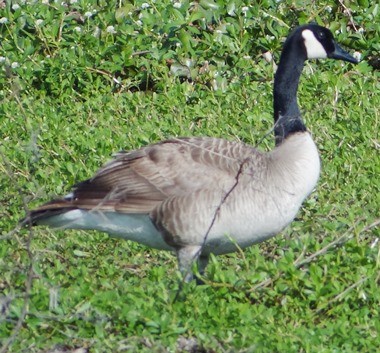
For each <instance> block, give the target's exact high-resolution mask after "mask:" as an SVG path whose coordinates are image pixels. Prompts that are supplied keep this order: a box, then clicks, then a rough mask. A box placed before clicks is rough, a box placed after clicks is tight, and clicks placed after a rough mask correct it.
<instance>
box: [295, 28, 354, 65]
mask: <svg viewBox="0 0 380 353" xmlns="http://www.w3.org/2000/svg"><path fill="white" fill-rule="evenodd" d="M296 31H299V32H300V34H301V36H302V39H303V43H302V44H303V47H304V51H305V56H306V59H323V58H330V59H336V60H343V61H348V62H350V63H354V64H356V63H357V62H358V61H357V60H356V59H355V58H354V57H353V56H352V55H350V54H349V53H347V52H346V51H345V50H343V49H342V48H341V47H340V46H339V45H338V44H337V43H336V41H335V40H334V37H333V34H332V33H331V31H330V30H329V29H327V28H325V27H322V26H319V25H317V24H312V23H311V24H308V25H304V26H301V27H298V29H297V30H296Z"/></svg>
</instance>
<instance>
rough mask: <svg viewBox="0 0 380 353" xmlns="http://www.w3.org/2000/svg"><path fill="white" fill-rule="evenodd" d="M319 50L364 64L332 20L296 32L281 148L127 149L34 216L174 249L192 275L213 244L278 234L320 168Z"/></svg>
mask: <svg viewBox="0 0 380 353" xmlns="http://www.w3.org/2000/svg"><path fill="white" fill-rule="evenodd" d="M316 58H333V59H339V60H345V61H348V62H351V63H357V61H356V59H355V58H354V57H352V56H351V55H350V54H348V53H347V52H345V51H344V50H343V49H341V48H340V47H339V46H338V45H337V44H336V43H335V41H334V39H333V35H332V33H331V32H330V31H329V30H328V29H326V28H324V27H321V26H318V25H316V24H308V25H303V26H300V27H298V28H296V29H295V30H294V31H293V32H292V33H291V34H290V35H289V37H288V38H287V40H286V42H285V44H284V47H283V51H282V55H281V59H280V63H279V66H278V69H277V73H276V75H275V80H274V120H275V124H274V133H275V139H276V147H275V148H274V149H273V150H272V151H270V152H266V153H264V152H260V151H258V150H256V149H255V148H253V147H251V146H248V145H246V144H244V143H241V142H232V141H226V140H223V139H218V138H212V137H193V138H173V139H170V140H167V141H163V142H159V143H156V144H151V145H148V146H146V147H143V148H140V149H138V150H134V151H130V152H121V153H119V154H117V155H116V156H115V159H113V160H112V161H111V162H109V163H108V164H106V165H105V166H104V167H103V168H101V169H100V170H99V171H98V172H97V173H96V174H95V176H93V177H92V178H90V179H88V180H86V181H83V182H81V183H79V184H77V185H76V186H75V188H74V190H73V192H72V193H70V194H69V195H67V196H66V197H64V198H63V199H55V200H53V201H50V202H48V203H46V204H44V205H42V206H40V207H38V208H37V209H35V210H33V211H31V212H30V214H29V215H28V217H27V219H26V222H27V223H29V224H31V225H48V226H51V227H55V228H64V229H68V228H71V229H95V230H100V231H103V232H106V233H109V234H110V235H112V236H115V237H120V238H124V239H128V240H133V241H137V242H139V243H142V244H145V245H147V246H149V247H153V248H157V249H162V250H172V251H175V252H176V254H177V257H178V263H179V269H180V271H181V272H182V274H183V276H184V280H185V281H189V280H191V279H192V276H193V274H192V271H191V267H192V263H193V262H194V261H198V262H199V271H200V272H202V271H203V270H204V268H205V266H206V265H207V261H208V257H209V254H210V253H213V254H216V255H217V254H226V253H229V252H234V251H236V250H237V248H238V247H240V248H245V247H248V246H250V245H252V244H255V243H259V242H262V241H264V240H266V239H268V238H270V237H272V236H274V235H276V234H277V233H279V232H280V231H281V230H282V229H284V228H285V227H286V226H287V225H288V224H289V223H290V222H291V221H292V220H293V219H294V217H295V216H296V213H297V211H298V209H299V208H300V206H301V204H302V202H303V200H304V199H305V198H306V197H307V196H308V195H309V194H310V193H311V191H312V190H313V188H314V186H315V185H316V183H317V180H318V177H319V172H320V161H319V154H318V150H317V148H316V146H315V144H314V142H313V140H312V137H311V135H310V133H309V132H308V131H307V129H306V127H305V125H304V123H303V121H302V119H301V114H300V111H299V108H298V104H297V88H298V82H299V78H300V75H301V72H302V68H303V66H304V62H305V60H307V59H316ZM237 246H238V247H237Z"/></svg>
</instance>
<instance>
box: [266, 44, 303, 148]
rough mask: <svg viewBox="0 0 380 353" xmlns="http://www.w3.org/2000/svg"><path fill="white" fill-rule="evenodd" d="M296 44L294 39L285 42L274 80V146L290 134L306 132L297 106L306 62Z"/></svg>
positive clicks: (300, 48)
mask: <svg viewBox="0 0 380 353" xmlns="http://www.w3.org/2000/svg"><path fill="white" fill-rule="evenodd" d="M296 43H297V40H296V38H294V37H291V38H289V39H288V40H287V41H286V42H285V44H284V49H283V51H282V54H281V59H280V63H279V66H278V69H277V72H276V75H275V78H274V90H273V102H274V103H273V105H274V122H275V125H274V134H275V138H276V145H278V144H280V143H281V142H282V141H283V140H285V139H286V138H287V137H288V136H289V135H290V134H293V133H295V132H300V131H306V126H305V125H304V123H303V122H302V119H301V113H300V110H299V108H298V104H297V89H298V83H299V79H300V76H301V72H302V68H303V66H304V62H305V60H306V52H305V49H304V48H302V47H300V46H297V45H296Z"/></svg>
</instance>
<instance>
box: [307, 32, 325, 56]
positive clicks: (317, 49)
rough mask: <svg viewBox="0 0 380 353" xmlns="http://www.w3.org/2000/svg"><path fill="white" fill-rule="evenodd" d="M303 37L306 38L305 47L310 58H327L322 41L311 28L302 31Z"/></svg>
mask: <svg viewBox="0 0 380 353" xmlns="http://www.w3.org/2000/svg"><path fill="white" fill-rule="evenodd" d="M302 37H303V39H304V40H305V47H306V53H307V58H308V59H323V58H327V53H326V50H325V48H324V47H323V45H322V44H321V42H320V41H319V40H318V39H317V38H316V37H315V35H314V33H313V32H312V31H311V30H310V29H305V30H303V31H302Z"/></svg>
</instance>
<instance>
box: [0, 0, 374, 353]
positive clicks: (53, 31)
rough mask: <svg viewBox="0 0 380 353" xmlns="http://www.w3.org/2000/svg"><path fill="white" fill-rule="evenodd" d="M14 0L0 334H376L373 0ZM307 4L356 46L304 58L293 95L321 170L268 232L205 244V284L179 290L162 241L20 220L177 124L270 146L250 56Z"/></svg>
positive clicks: (257, 337) (259, 63) (362, 338)
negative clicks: (222, 245)
mask: <svg viewBox="0 0 380 353" xmlns="http://www.w3.org/2000/svg"><path fill="white" fill-rule="evenodd" d="M12 4H14V3H13V2H12ZM19 4H20V5H19V8H17V6H16V7H14V5H12V7H11V5H10V2H9V3H7V5H6V6H7V7H6V8H5V9H4V18H6V19H7V21H5V20H3V21H2V22H3V23H2V24H1V25H0V33H1V35H2V37H3V39H2V41H1V48H0V56H1V57H2V58H3V59H1V60H0V61H1V63H0V65H1V73H2V74H1V75H0V83H1V84H0V96H1V99H2V105H1V106H0V111H1V118H0V133H1V142H0V185H1V190H2V193H1V195H0V202H1V203H0V215H1V217H0V231H1V234H0V273H1V276H0V340H1V341H0V342H1V345H0V352H52V351H53V350H54V349H57V350H58V349H60V351H62V352H69V351H73V350H74V349H76V348H83V349H84V350H87V351H88V352H122V351H128V352H180V351H192V352H253V351H255V352H320V353H322V352H323V353H324V352H374V351H376V350H377V349H378V341H379V332H380V319H379V317H380V313H379V307H380V306H379V304H380V294H379V290H378V286H379V282H380V271H379V268H380V249H379V242H378V238H379V227H378V224H379V205H380V198H379V195H380V190H379V189H380V185H379V182H378V175H379V174H380V158H379V133H378V131H379V112H378V107H379V106H380V97H379V93H378V92H379V91H380V84H379V82H380V80H379V71H378V70H377V69H376V66H374V64H373V63H376V53H378V50H379V47H378V37H379V32H380V30H379V23H380V21H379V15H378V8H377V7H376V5H371V4H369V2H366V1H364V2H363V1H361V2H358V3H357V4H356V3H355V4H354V3H350V5H349V7H347V6H348V5H347V6H346V5H342V3H339V4H338V5H337V4H335V2H332V1H323V2H318V4H315V3H312V4H310V6H309V7H308V8H305V7H304V5H303V4H298V2H291V1H284V2H274V1H266V2H262V3H261V5H260V6H251V7H248V9H247V8H245V6H247V5H246V4H245V3H244V2H242V1H235V2H230V3H228V5H225V3H224V2H222V1H217V2H212V1H201V2H200V3H199V5H196V6H195V5H194V4H193V5H191V4H190V2H186V1H184V2H181V4H182V6H181V7H178V5H175V6H174V3H172V2H169V1H164V2H162V3H160V4H158V3H156V2H149V3H148V5H149V6H148V7H146V5H143V2H142V1H136V2H125V3H124V2H121V3H120V4H121V5H120V6H118V7H114V6H115V5H112V6H109V5H108V4H107V2H102V1H98V2H95V1H87V2H85V1H78V2H76V3H75V2H71V3H69V4H68V5H67V6H63V5H61V4H58V3H55V2H50V3H49V4H42V3H38V4H34V5H28V4H23V2H21V1H20V2H19ZM90 13H91V16H90ZM242 13H243V14H244V13H245V15H242ZM1 16H3V15H1ZM1 16H0V17H1ZM202 18H204V20H202ZM38 20H42V22H41V21H38ZM310 20H316V21H318V22H319V23H322V24H323V23H325V24H328V25H329V26H330V28H332V29H333V30H334V31H338V33H337V38H338V41H340V42H342V43H344V44H345V45H346V46H348V47H349V48H351V50H354V49H356V50H358V51H360V52H361V53H362V55H363V57H364V60H363V62H362V63H361V64H359V65H357V66H352V65H349V64H343V65H341V64H340V63H338V62H331V61H320V62H318V63H316V62H310V63H308V64H307V65H306V67H305V69H304V74H303V77H302V79H301V84H300V91H299V101H300V104H301V107H302V111H303V115H304V118H305V121H306V123H307V126H308V127H309V129H310V130H311V131H312V132H313V136H314V139H315V141H316V143H317V145H318V147H319V150H320V153H321V159H322V165H323V171H322V175H321V179H320V181H319V184H318V187H317V188H316V190H315V192H313V194H312V195H311V196H310V197H309V198H308V200H307V201H306V202H305V203H304V206H303V208H302V210H301V211H300V212H299V214H298V216H297V219H296V220H295V221H294V222H293V223H292V225H291V226H290V227H289V228H288V229H286V230H285V231H284V232H283V233H282V234H280V235H278V236H277V237H275V238H273V239H272V240H270V241H268V242H266V243H263V244H260V245H257V246H253V247H251V248H249V249H246V250H245V251H244V252H241V253H236V254H231V255H226V256H221V257H218V258H213V259H212V261H211V264H210V265H209V267H208V271H207V274H206V283H207V284H206V285H204V286H195V285H194V284H189V285H187V286H185V287H184V288H183V290H182V291H181V293H180V296H179V298H178V300H176V301H175V300H174V298H175V297H176V296H177V294H178V286H179V278H178V273H177V271H176V261H175V258H174V256H172V255H171V254H169V253H165V252H158V251H155V250H151V249H147V248H145V247H143V246H140V245H138V244H135V243H130V242H125V241H121V240H117V239H111V238H109V237H108V236H107V235H104V234H100V233H96V232H81V231H65V232H61V231H52V230H49V229H44V228H36V229H33V230H27V229H20V227H19V226H18V221H19V220H20V219H21V218H22V217H23V216H24V215H25V212H26V211H27V210H28V209H30V208H33V207H35V206H36V205H39V204H41V203H42V202H44V201H47V200H49V199H50V198H51V197H53V196H55V195H62V194H65V193H67V192H68V191H69V190H70V185H72V184H74V183H75V182H76V181H79V180H82V179H85V178H88V177H89V176H90V175H92V174H93V173H94V172H95V171H96V170H97V168H99V167H100V166H101V165H102V164H103V163H104V162H105V161H107V160H109V159H110V158H111V155H112V153H114V152H117V151H119V150H121V149H127V150H129V149H134V148H138V147H140V146H144V145H146V144H148V143H151V142H155V141H159V140H162V139H166V138H169V137H172V136H189V135H198V136H204V135H207V136H218V137H224V138H227V139H230V140H242V141H244V142H247V143H250V144H252V145H255V146H256V145H258V147H259V148H261V149H263V150H269V149H270V148H272V147H273V141H272V135H271V134H269V135H268V136H267V137H266V138H265V139H264V140H262V137H263V136H264V135H266V134H267V133H268V132H270V131H271V128H272V123H273V122H272V102H271V99H272V95H271V89H272V82H273V73H274V70H273V66H272V64H271V63H267V62H266V61H265V60H264V59H263V57H262V55H261V54H262V53H263V52H264V51H270V52H271V53H273V55H274V57H275V60H277V59H278V54H279V51H280V48H281V41H282V40H283V38H284V36H286V34H287V33H288V28H287V27H286V26H284V23H285V24H287V25H288V26H289V27H293V26H294V25H296V24H298V23H304V22H307V21H310ZM37 21H38V22H37ZM347 24H349V26H348V28H347ZM361 29H363V30H364V31H362V30H361ZM205 61H207V64H206V63H205ZM186 345H187V348H186Z"/></svg>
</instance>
